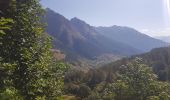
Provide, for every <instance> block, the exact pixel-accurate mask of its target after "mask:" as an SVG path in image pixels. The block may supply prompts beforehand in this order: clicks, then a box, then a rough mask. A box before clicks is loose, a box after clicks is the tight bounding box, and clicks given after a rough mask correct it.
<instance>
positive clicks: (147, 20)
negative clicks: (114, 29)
mask: <svg viewBox="0 0 170 100" xmlns="http://www.w3.org/2000/svg"><path fill="white" fill-rule="evenodd" d="M163 1H167V0H42V1H41V2H42V4H43V6H44V7H49V8H51V9H52V10H54V11H56V12H58V13H60V14H62V15H63V16H65V17H66V18H68V19H71V18H73V17H78V18H80V19H82V20H84V21H86V22H87V23H89V24H90V25H93V26H112V25H120V26H129V27H132V28H135V29H137V30H139V31H141V32H144V33H146V34H148V35H150V36H163V35H164V36H165V35H170V33H169V32H170V25H169V24H168V23H170V22H169V21H168V16H167V15H168V14H167V13H168V10H167V9H166V8H167V7H165V6H166V4H164V3H163Z"/></svg>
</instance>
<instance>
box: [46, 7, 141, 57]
mask: <svg viewBox="0 0 170 100" xmlns="http://www.w3.org/2000/svg"><path fill="white" fill-rule="evenodd" d="M45 20H46V21H47V24H48V26H47V28H46V31H47V33H49V34H50V35H51V36H52V38H53V44H54V48H57V49H60V50H61V51H63V52H65V53H66V55H67V57H66V58H67V59H71V60H73V59H79V58H86V59H91V60H94V59H97V58H98V57H100V56H103V55H106V54H110V55H115V57H116V55H121V56H129V55H133V54H138V53H141V52H140V50H138V49H135V48H133V47H132V46H129V45H127V44H124V43H121V42H117V41H115V40H112V39H109V38H107V37H105V36H103V35H102V34H100V33H98V32H97V31H96V30H95V28H94V27H92V26H90V25H88V24H87V23H85V22H84V21H82V20H80V19H78V18H73V19H71V20H68V19H66V18H65V17H64V16H62V15H60V14H58V13H56V12H54V11H52V10H50V9H47V13H46V18H45Z"/></svg>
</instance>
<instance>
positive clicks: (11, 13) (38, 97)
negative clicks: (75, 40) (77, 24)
mask: <svg viewBox="0 0 170 100" xmlns="http://www.w3.org/2000/svg"><path fill="white" fill-rule="evenodd" d="M43 13H44V10H43V9H42V7H41V5H40V3H39V0H1V1H0V15H1V17H0V49H1V50H0V100H61V99H64V100H170V84H169V80H170V77H169V76H170V74H169V73H170V68H169V64H170V61H169V59H170V58H169V57H170V52H169V48H165V49H163V48H161V49H160V50H157V49H156V50H153V51H151V52H150V53H148V54H143V55H140V56H139V57H142V58H143V60H141V59H140V58H136V57H135V59H133V58H134V57H132V58H131V59H123V60H120V61H117V62H115V63H114V64H110V65H108V66H104V67H101V68H97V69H89V70H88V71H87V72H84V71H80V70H78V69H76V70H73V69H71V70H69V71H67V72H66V70H67V65H66V64H64V63H62V62H58V61H57V60H56V59H55V57H54V56H53V53H52V52H51V51H52V50H50V49H51V48H52V45H51V39H50V37H49V36H48V35H47V34H46V33H45V26H44V24H43V23H42V19H41V18H42V17H43ZM81 46H83V45H81ZM89 52H90V51H89ZM92 53H93V52H92ZM65 72H66V73H65ZM157 75H158V76H157Z"/></svg>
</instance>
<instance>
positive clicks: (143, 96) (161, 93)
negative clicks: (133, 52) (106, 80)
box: [108, 58, 170, 100]
mask: <svg viewBox="0 0 170 100" xmlns="http://www.w3.org/2000/svg"><path fill="white" fill-rule="evenodd" d="M108 89H109V91H112V93H114V94H116V95H115V97H114V98H115V100H153V99H154V100H169V99H170V94H169V91H170V85H169V84H168V83H164V82H159V81H157V76H156V75H155V74H154V73H153V71H152V69H151V67H149V66H147V65H145V64H142V61H141V59H139V58H136V59H135V60H133V61H132V62H130V63H128V64H127V65H123V66H122V67H121V69H120V71H119V76H118V79H117V81H116V82H115V83H112V84H111V85H110V86H109V87H108Z"/></svg>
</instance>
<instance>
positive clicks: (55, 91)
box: [0, 0, 67, 100]
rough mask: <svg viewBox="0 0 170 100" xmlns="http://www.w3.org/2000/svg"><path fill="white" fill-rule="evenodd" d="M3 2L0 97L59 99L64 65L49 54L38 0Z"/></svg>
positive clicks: (11, 99) (0, 45) (0, 30)
mask: <svg viewBox="0 0 170 100" xmlns="http://www.w3.org/2000/svg"><path fill="white" fill-rule="evenodd" d="M3 1H5V0H3ZM6 4H7V5H8V6H3V7H7V9H3V8H2V6H1V9H0V10H1V12H2V17H1V19H0V48H1V51H0V80H1V81H0V98H1V99H2V100H3V99H4V100H6V99H7V100H46V99H50V100H53V99H54V100H56V99H59V97H60V96H61V94H62V88H63V78H64V76H63V74H64V71H65V69H66V68H67V65H65V64H63V63H60V62H58V63H56V61H55V59H53V58H52V53H51V51H50V48H51V47H52V46H51V39H50V38H49V37H48V36H47V35H46V34H45V32H44V24H42V22H41V17H40V16H43V12H44V11H43V9H42V8H41V5H40V3H39V0H10V2H8V3H6Z"/></svg>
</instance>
